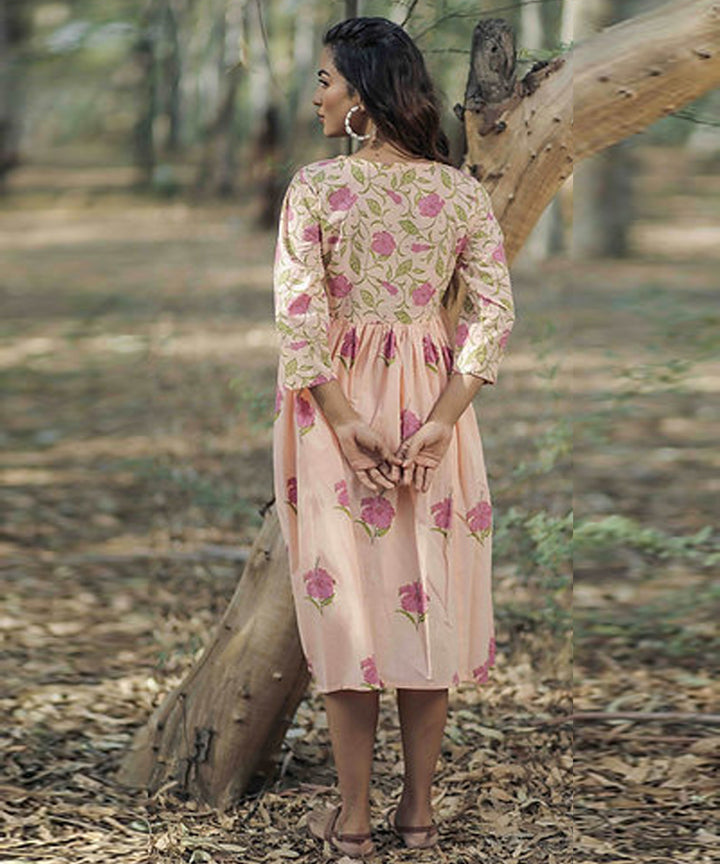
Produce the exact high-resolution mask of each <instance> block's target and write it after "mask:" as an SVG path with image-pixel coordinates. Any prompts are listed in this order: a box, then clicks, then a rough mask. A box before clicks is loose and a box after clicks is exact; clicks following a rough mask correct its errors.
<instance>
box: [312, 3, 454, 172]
mask: <svg viewBox="0 0 720 864" xmlns="http://www.w3.org/2000/svg"><path fill="white" fill-rule="evenodd" d="M323 45H327V46H329V48H330V51H331V52H332V57H333V62H334V63H335V67H336V68H337V70H338V72H340V74H341V75H342V76H343V78H345V80H346V81H347V82H348V90H349V95H350V96H353V95H354V94H355V92H357V93H359V94H360V98H361V99H362V101H363V103H364V105H365V107H366V109H367V112H368V114H369V115H370V117H371V119H372V120H373V121H374V123H375V125H376V126H377V128H378V132H379V133H380V134H381V135H382V136H383V137H385V138H386V139H388V140H389V141H390V142H391V143H393V144H397V145H399V146H400V147H402V148H403V149H404V150H406V151H407V152H409V153H412V154H413V155H414V156H422V157H424V158H426V159H431V160H434V161H437V162H443V163H445V164H446V165H450V164H452V163H451V162H450V159H449V152H450V148H449V145H448V139H447V136H446V135H445V133H444V132H443V130H442V128H441V126H440V102H439V99H438V97H437V94H436V92H435V88H434V86H433V82H432V80H431V78H430V75H429V74H428V71H427V68H426V67H425V60H424V59H423V56H422V54H421V53H420V51H419V49H418V47H417V46H416V45H415V43H414V42H413V41H412V39H411V38H410V37H409V36H408V34H407V33H406V32H405V31H404V30H403V29H402V27H400V26H399V25H398V24H395V23H393V22H392V21H388V19H387V18H348V19H346V20H345V21H341V22H340V23H339V24H335V25H334V26H333V27H331V28H330V29H329V30H328V31H327V33H326V34H325V35H324V37H323Z"/></svg>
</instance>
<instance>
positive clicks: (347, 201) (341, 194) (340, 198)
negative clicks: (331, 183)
mask: <svg viewBox="0 0 720 864" xmlns="http://www.w3.org/2000/svg"><path fill="white" fill-rule="evenodd" d="M356 201H357V195H353V193H352V192H351V191H350V187H349V186H342V187H341V188H340V189H336V190H335V191H334V192H331V193H330V195H329V196H328V203H329V204H330V209H331V210H349V209H350V208H351V207H352V206H353V204H354V203H355V202H356Z"/></svg>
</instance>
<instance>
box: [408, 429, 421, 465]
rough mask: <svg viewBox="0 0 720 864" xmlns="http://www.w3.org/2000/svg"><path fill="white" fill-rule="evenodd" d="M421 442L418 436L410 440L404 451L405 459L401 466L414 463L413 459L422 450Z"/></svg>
mask: <svg viewBox="0 0 720 864" xmlns="http://www.w3.org/2000/svg"><path fill="white" fill-rule="evenodd" d="M422 446H423V442H422V439H421V438H420V437H418V436H413V439H412V440H410V443H409V444H408V447H407V449H406V451H405V458H404V459H403V465H409V464H410V463H411V462H414V461H415V457H416V456H417V455H418V453H419V452H420V450H421V449H422Z"/></svg>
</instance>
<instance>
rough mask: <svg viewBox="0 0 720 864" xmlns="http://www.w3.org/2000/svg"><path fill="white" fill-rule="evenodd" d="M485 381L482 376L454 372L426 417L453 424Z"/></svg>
mask: <svg viewBox="0 0 720 864" xmlns="http://www.w3.org/2000/svg"><path fill="white" fill-rule="evenodd" d="M486 383H487V382H486V381H485V379H484V378H480V377H479V376H477V375H470V374H463V373H461V372H454V373H453V374H452V375H451V376H450V379H449V380H448V383H447V385H446V387H445V389H444V390H443V392H442V394H441V395H440V397H439V398H438V400H437V402H436V403H435V405H434V406H433V409H432V411H431V412H430V414H429V415H428V418H427V419H428V420H438V421H440V422H443V423H449V424H450V425H451V426H454V425H455V423H456V422H457V421H458V420H459V419H460V417H461V416H462V414H463V412H464V411H465V409H466V408H467V407H468V405H469V404H470V403H471V402H472V400H473V399H474V398H475V396H476V395H477V393H478V392H479V391H480V388H481V387H482V386H483V384H486Z"/></svg>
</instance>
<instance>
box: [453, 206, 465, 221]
mask: <svg viewBox="0 0 720 864" xmlns="http://www.w3.org/2000/svg"><path fill="white" fill-rule="evenodd" d="M455 212H456V213H457V215H458V217H459V218H460V219H462V220H463V222H467V218H468V216H467V213H466V212H465V210H464V209H463V208H462V207H461V206H460V205H459V204H456V205H455Z"/></svg>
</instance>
